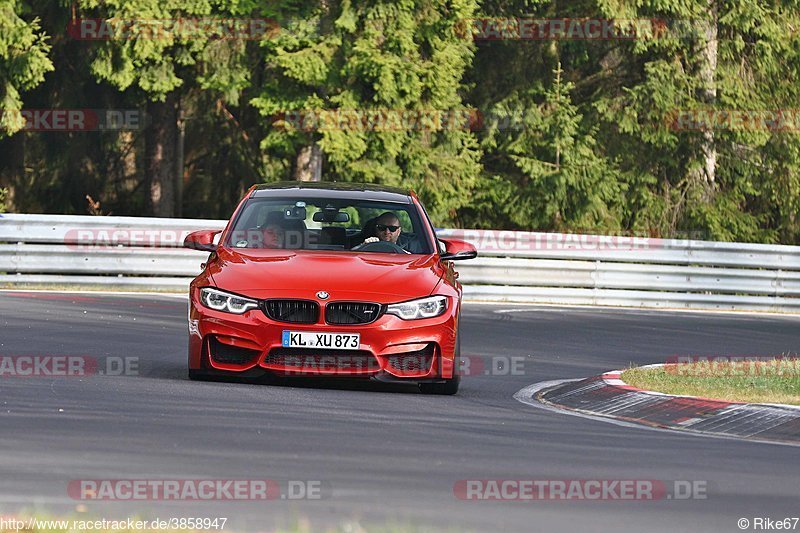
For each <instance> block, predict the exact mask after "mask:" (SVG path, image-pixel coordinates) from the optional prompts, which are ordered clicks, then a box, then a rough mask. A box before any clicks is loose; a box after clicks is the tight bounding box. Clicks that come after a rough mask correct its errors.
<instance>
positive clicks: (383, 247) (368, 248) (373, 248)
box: [353, 241, 409, 254]
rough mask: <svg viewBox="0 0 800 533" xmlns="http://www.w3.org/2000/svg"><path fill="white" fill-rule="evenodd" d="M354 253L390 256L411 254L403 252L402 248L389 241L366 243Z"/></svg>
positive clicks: (357, 247) (359, 246)
mask: <svg viewBox="0 0 800 533" xmlns="http://www.w3.org/2000/svg"><path fill="white" fill-rule="evenodd" d="M353 250H354V251H358V252H384V253H389V254H407V253H409V252H407V251H405V250H403V249H402V248H401V247H400V246H398V245H396V244H395V243H393V242H389V241H377V242H366V243H363V244H359V245H358V246H356V247H355V248H353Z"/></svg>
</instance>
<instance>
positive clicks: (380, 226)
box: [375, 224, 400, 233]
mask: <svg viewBox="0 0 800 533" xmlns="http://www.w3.org/2000/svg"><path fill="white" fill-rule="evenodd" d="M375 229H377V230H378V231H386V230H387V229H388V230H389V231H391V232H392V233H394V232H395V231H397V230H399V229H400V226H387V225H386V224H375Z"/></svg>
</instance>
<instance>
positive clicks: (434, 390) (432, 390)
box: [419, 332, 461, 396]
mask: <svg viewBox="0 0 800 533" xmlns="http://www.w3.org/2000/svg"><path fill="white" fill-rule="evenodd" d="M456 335H457V337H456V353H455V357H454V364H455V368H454V369H453V377H452V378H450V379H446V380H444V382H442V383H420V384H419V391H420V392H421V393H422V394H438V395H441V396H452V395H454V394H456V393H457V392H458V386H459V385H460V384H461V373H460V372H459V370H458V369H459V366H460V364H461V363H460V361H461V334H460V332H459V333H457V334H456Z"/></svg>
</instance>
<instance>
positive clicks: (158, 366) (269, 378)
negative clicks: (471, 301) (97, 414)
mask: <svg viewBox="0 0 800 533" xmlns="http://www.w3.org/2000/svg"><path fill="white" fill-rule="evenodd" d="M129 377H138V378H145V379H166V380H171V381H173V380H174V381H190V380H189V377H188V373H187V369H186V365H185V364H176V363H172V362H163V363H152V362H148V364H146V365H142V367H141V368H140V369H139V370H138V374H137V375H132V376H129ZM202 381H203V382H209V383H234V384H241V385H261V386H274V387H294V388H304V389H326V390H347V391H365V392H396V393H406V394H408V393H414V394H419V388H418V387H417V386H416V385H415V384H406V383H384V382H380V381H374V380H369V379H363V378H355V379H354V378H349V379H348V378H330V377H301V376H294V377H289V378H287V377H280V376H274V375H271V374H264V375H262V376H255V377H239V376H214V377H213V378H205V379H203V380H202Z"/></svg>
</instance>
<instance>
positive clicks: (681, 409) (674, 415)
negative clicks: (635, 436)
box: [514, 364, 800, 445]
mask: <svg viewBox="0 0 800 533" xmlns="http://www.w3.org/2000/svg"><path fill="white" fill-rule="evenodd" d="M660 366H663V365H661V364H659V365H648V366H646V367H641V368H657V367H660ZM623 372H625V370H613V371H609V372H605V373H603V374H601V375H599V376H594V377H591V378H587V379H578V380H563V381H549V382H542V383H536V384H534V385H530V386H528V387H525V388H524V389H522V390H520V391H519V392H517V393H516V394H515V395H514V398H515V399H517V400H518V401H520V402H522V403H525V404H528V405H532V406H536V407H541V408H545V409H548V410H551V411H558V412H560V413H566V414H571V415H577V416H583V417H587V418H592V419H596V420H602V421H604V422H613V423H616V424H619V425H624V426H635V427H647V428H650V429H660V430H672V431H680V432H688V433H694V434H700V435H705V436H716V437H728V438H741V439H747V440H750V441H758V442H771V443H778V444H789V445H800V407H798V406H791V405H783V404H749V403H737V402H729V401H724V400H715V399H711V398H701V397H697V396H680V395H672V394H664V393H661V392H656V391H648V390H642V389H638V388H636V387H632V386H630V385H628V384H627V383H625V381H623V380H622V374H623Z"/></svg>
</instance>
